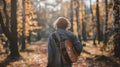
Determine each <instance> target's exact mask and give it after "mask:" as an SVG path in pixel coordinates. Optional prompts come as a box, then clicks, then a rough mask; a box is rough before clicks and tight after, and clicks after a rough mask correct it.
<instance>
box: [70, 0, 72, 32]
mask: <svg viewBox="0 0 120 67" xmlns="http://www.w3.org/2000/svg"><path fill="white" fill-rule="evenodd" d="M70 22H71V29H70V30H71V31H72V32H73V0H71V2H70Z"/></svg>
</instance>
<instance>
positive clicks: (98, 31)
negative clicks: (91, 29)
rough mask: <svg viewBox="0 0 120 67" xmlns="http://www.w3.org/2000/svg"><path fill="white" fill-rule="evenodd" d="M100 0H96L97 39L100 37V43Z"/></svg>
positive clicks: (99, 39)
mask: <svg viewBox="0 0 120 67" xmlns="http://www.w3.org/2000/svg"><path fill="white" fill-rule="evenodd" d="M99 16H100V15H99V0H96V17H97V21H96V23H97V39H98V44H99V43H100V41H101V36H100V35H101V34H100V33H101V32H100V18H99Z"/></svg>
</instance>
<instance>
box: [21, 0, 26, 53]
mask: <svg viewBox="0 0 120 67" xmlns="http://www.w3.org/2000/svg"><path fill="white" fill-rule="evenodd" d="M22 5H23V18H22V19H23V23H22V25H23V30H22V46H21V51H24V50H25V49H26V44H25V22H26V21H25V0H22Z"/></svg>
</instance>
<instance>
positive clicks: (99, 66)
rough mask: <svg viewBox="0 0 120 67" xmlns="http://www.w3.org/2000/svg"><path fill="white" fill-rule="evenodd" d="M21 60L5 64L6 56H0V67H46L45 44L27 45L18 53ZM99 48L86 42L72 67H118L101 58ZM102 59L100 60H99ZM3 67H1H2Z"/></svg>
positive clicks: (105, 58)
mask: <svg viewBox="0 0 120 67" xmlns="http://www.w3.org/2000/svg"><path fill="white" fill-rule="evenodd" d="M20 54H21V56H22V59H20V60H17V61H14V62H9V63H6V62H5V61H4V59H5V58H6V57H7V55H6V54H4V53H3V54H0V67H1V65H4V64H6V65H4V67H46V66H47V56H48V55H47V42H36V43H35V44H33V45H28V46H27V50H26V51H24V52H20ZM101 55H102V52H101V51H100V48H97V47H95V46H93V45H92V42H87V43H86V46H85V47H84V49H83V52H82V53H81V55H80V57H79V59H78V62H77V63H74V64H73V67H119V65H117V66H115V65H116V63H115V62H113V61H111V60H110V59H109V58H108V57H105V56H101ZM101 59H102V60H101ZM2 67H3V66H2Z"/></svg>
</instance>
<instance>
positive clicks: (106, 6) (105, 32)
mask: <svg viewBox="0 0 120 67" xmlns="http://www.w3.org/2000/svg"><path fill="white" fill-rule="evenodd" d="M107 22H108V0H105V22H104V31H103V32H104V41H103V43H104V46H106V45H107V40H108V30H107V28H108V27H107V26H108V24H107Z"/></svg>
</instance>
